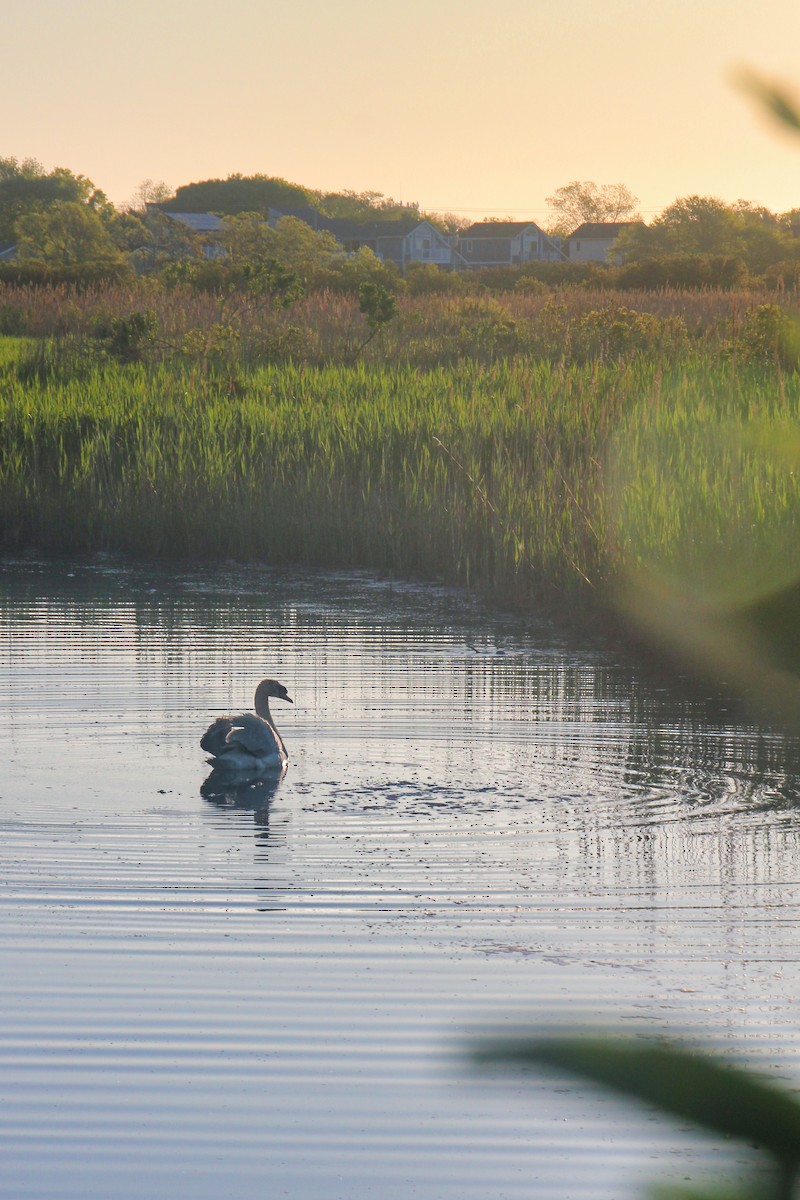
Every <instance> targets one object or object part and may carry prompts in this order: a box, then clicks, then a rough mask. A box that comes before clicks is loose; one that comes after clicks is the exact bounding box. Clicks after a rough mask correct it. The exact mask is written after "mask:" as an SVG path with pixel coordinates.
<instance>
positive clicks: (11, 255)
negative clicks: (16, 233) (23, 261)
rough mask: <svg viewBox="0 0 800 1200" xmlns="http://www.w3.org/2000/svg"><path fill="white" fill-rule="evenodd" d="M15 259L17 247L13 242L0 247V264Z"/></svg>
mask: <svg viewBox="0 0 800 1200" xmlns="http://www.w3.org/2000/svg"><path fill="white" fill-rule="evenodd" d="M16 257H17V247H16V245H15V244H14V243H13V242H12V243H11V244H10V245H8V244H6V245H3V246H0V263H8V262H13V261H14V259H15V258H16Z"/></svg>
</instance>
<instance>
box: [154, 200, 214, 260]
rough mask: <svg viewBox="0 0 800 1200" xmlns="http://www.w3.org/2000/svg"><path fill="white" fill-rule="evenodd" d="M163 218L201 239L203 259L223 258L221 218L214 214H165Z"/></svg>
mask: <svg viewBox="0 0 800 1200" xmlns="http://www.w3.org/2000/svg"><path fill="white" fill-rule="evenodd" d="M162 211H163V210H162ZM164 216H166V217H169V218H170V220H171V221H176V222H177V223H178V224H179V225H182V226H183V227H184V229H188V230H189V232H190V233H196V234H199V235H200V236H201V237H202V238H203V257H204V258H224V257H225V247H224V246H223V245H222V230H223V221H222V217H218V216H217V215H216V213H183V212H165V213H164Z"/></svg>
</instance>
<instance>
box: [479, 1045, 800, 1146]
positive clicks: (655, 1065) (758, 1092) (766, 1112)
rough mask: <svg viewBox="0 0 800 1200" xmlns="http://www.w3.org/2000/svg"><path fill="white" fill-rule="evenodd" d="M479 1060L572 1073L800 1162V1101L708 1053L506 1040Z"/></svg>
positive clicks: (483, 1047) (481, 1053)
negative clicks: (799, 1102) (548, 1068)
mask: <svg viewBox="0 0 800 1200" xmlns="http://www.w3.org/2000/svg"><path fill="white" fill-rule="evenodd" d="M475 1058H476V1060H477V1061H478V1062H481V1063H492V1062H505V1063H508V1064H510V1065H514V1066H517V1067H526V1066H536V1067H542V1066H552V1067H557V1068H561V1069H563V1070H566V1071H570V1072H574V1073H575V1074H578V1075H582V1076H584V1077H586V1078H587V1079H591V1080H593V1081H594V1082H596V1083H601V1084H604V1085H606V1086H607V1087H611V1088H615V1089H616V1090H617V1091H620V1092H624V1093H626V1094H627V1095H628V1096H634V1097H636V1098H638V1099H640V1100H644V1101H646V1102H648V1103H650V1104H655V1105H658V1106H659V1107H660V1108H662V1109H663V1110H664V1111H665V1112H668V1113H671V1114H673V1115H674V1116H677V1117H681V1118H683V1119H688V1120H690V1121H694V1122H696V1123H697V1124H698V1125H702V1126H705V1128H706V1129H710V1130H714V1131H715V1132H716V1133H721V1134H724V1135H726V1136H729V1137H735V1138H740V1139H743V1140H745V1141H750V1142H756V1143H758V1144H759V1145H761V1146H763V1147H765V1148H766V1149H768V1150H770V1151H771V1152H772V1153H773V1154H774V1155H775V1156H776V1157H777V1158H778V1159H779V1160H780V1161H781V1163H782V1164H783V1165H784V1166H785V1167H789V1168H796V1166H797V1165H798V1164H800V1105H798V1104H797V1103H796V1102H795V1101H794V1100H793V1099H792V1098H791V1097H790V1096H789V1095H788V1094H787V1093H786V1092H784V1091H781V1090H780V1089H778V1088H775V1087H773V1086H772V1085H770V1084H767V1083H762V1082H761V1081H760V1080H759V1079H757V1078H756V1077H754V1076H753V1075H751V1074H750V1073H748V1072H747V1071H744V1070H742V1069H739V1068H735V1067H730V1066H728V1065H726V1064H723V1063H721V1062H719V1061H717V1060H715V1059H714V1058H712V1057H711V1056H709V1055H706V1054H701V1053H698V1052H693V1051H688V1050H682V1049H678V1048H677V1047H674V1046H663V1045H659V1046H657V1045H653V1044H652V1043H651V1044H647V1043H643V1042H641V1041H627V1040H625V1039H623V1038H590V1037H587V1038H553V1039H535V1038H530V1039H527V1038H520V1039H514V1038H508V1039H497V1040H488V1041H486V1042H485V1043H484V1044H482V1045H481V1046H479V1047H478V1048H477V1050H476V1051H475Z"/></svg>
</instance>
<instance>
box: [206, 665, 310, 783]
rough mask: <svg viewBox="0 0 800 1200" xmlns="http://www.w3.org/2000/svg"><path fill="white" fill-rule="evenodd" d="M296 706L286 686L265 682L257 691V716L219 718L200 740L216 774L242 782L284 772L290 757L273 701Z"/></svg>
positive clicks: (273, 680) (269, 681) (262, 682)
mask: <svg viewBox="0 0 800 1200" xmlns="http://www.w3.org/2000/svg"><path fill="white" fill-rule="evenodd" d="M270 696H274V697H275V699H276V700H287V701H288V702H289V704H294V701H293V700H292V698H291V696H290V695H289V693H288V692H287V691H286V688H285V687H284V686H283V684H282V683H278V682H277V680H275V679H262V680H261V683H260V684H259V685H258V687H257V688H256V699H255V709H256V711H255V714H254V713H240V714H239V715H238V716H235V717H217V719H216V721H212V723H211V724H210V725H209V727H208V729H207V730H206V731H205V733H204V734H203V736H202V737H201V739H200V745H201V747H202V749H203V750H205V751H206V753H208V754H210V755H211V758H209V759H206V761H207V762H208V763H210V764H211V766H212V767H213V768H214V770H215V771H219V772H225V774H230V775H235V776H237V777H238V778H240V779H245V778H248V777H249V778H256V777H257V776H259V775H261V774H263V773H264V772H265V771H271V770H280V769H282V768H283V766H284V764H285V763H286V760H287V758H288V757H289V756H288V755H287V753H286V747H285V746H284V744H283V740H282V738H281V735H280V734H279V733H278V731H277V729H276V728H275V723H274V721H273V720H272V714H271V713H270V711H269V698H270Z"/></svg>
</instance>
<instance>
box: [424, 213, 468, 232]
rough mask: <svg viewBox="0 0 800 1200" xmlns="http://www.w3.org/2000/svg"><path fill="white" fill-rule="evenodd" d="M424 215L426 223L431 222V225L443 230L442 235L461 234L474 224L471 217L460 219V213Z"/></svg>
mask: <svg viewBox="0 0 800 1200" xmlns="http://www.w3.org/2000/svg"><path fill="white" fill-rule="evenodd" d="M422 215H423V217H424V219H425V220H426V221H430V223H431V225H435V226H436V228H437V229H441V231H442V233H461V232H462V230H464V229H467V228H469V226H470V225H471V224H472V221H471V220H470V219H469V217H460V216H459V215H458V213H451V212H446V213H423V214H422Z"/></svg>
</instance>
